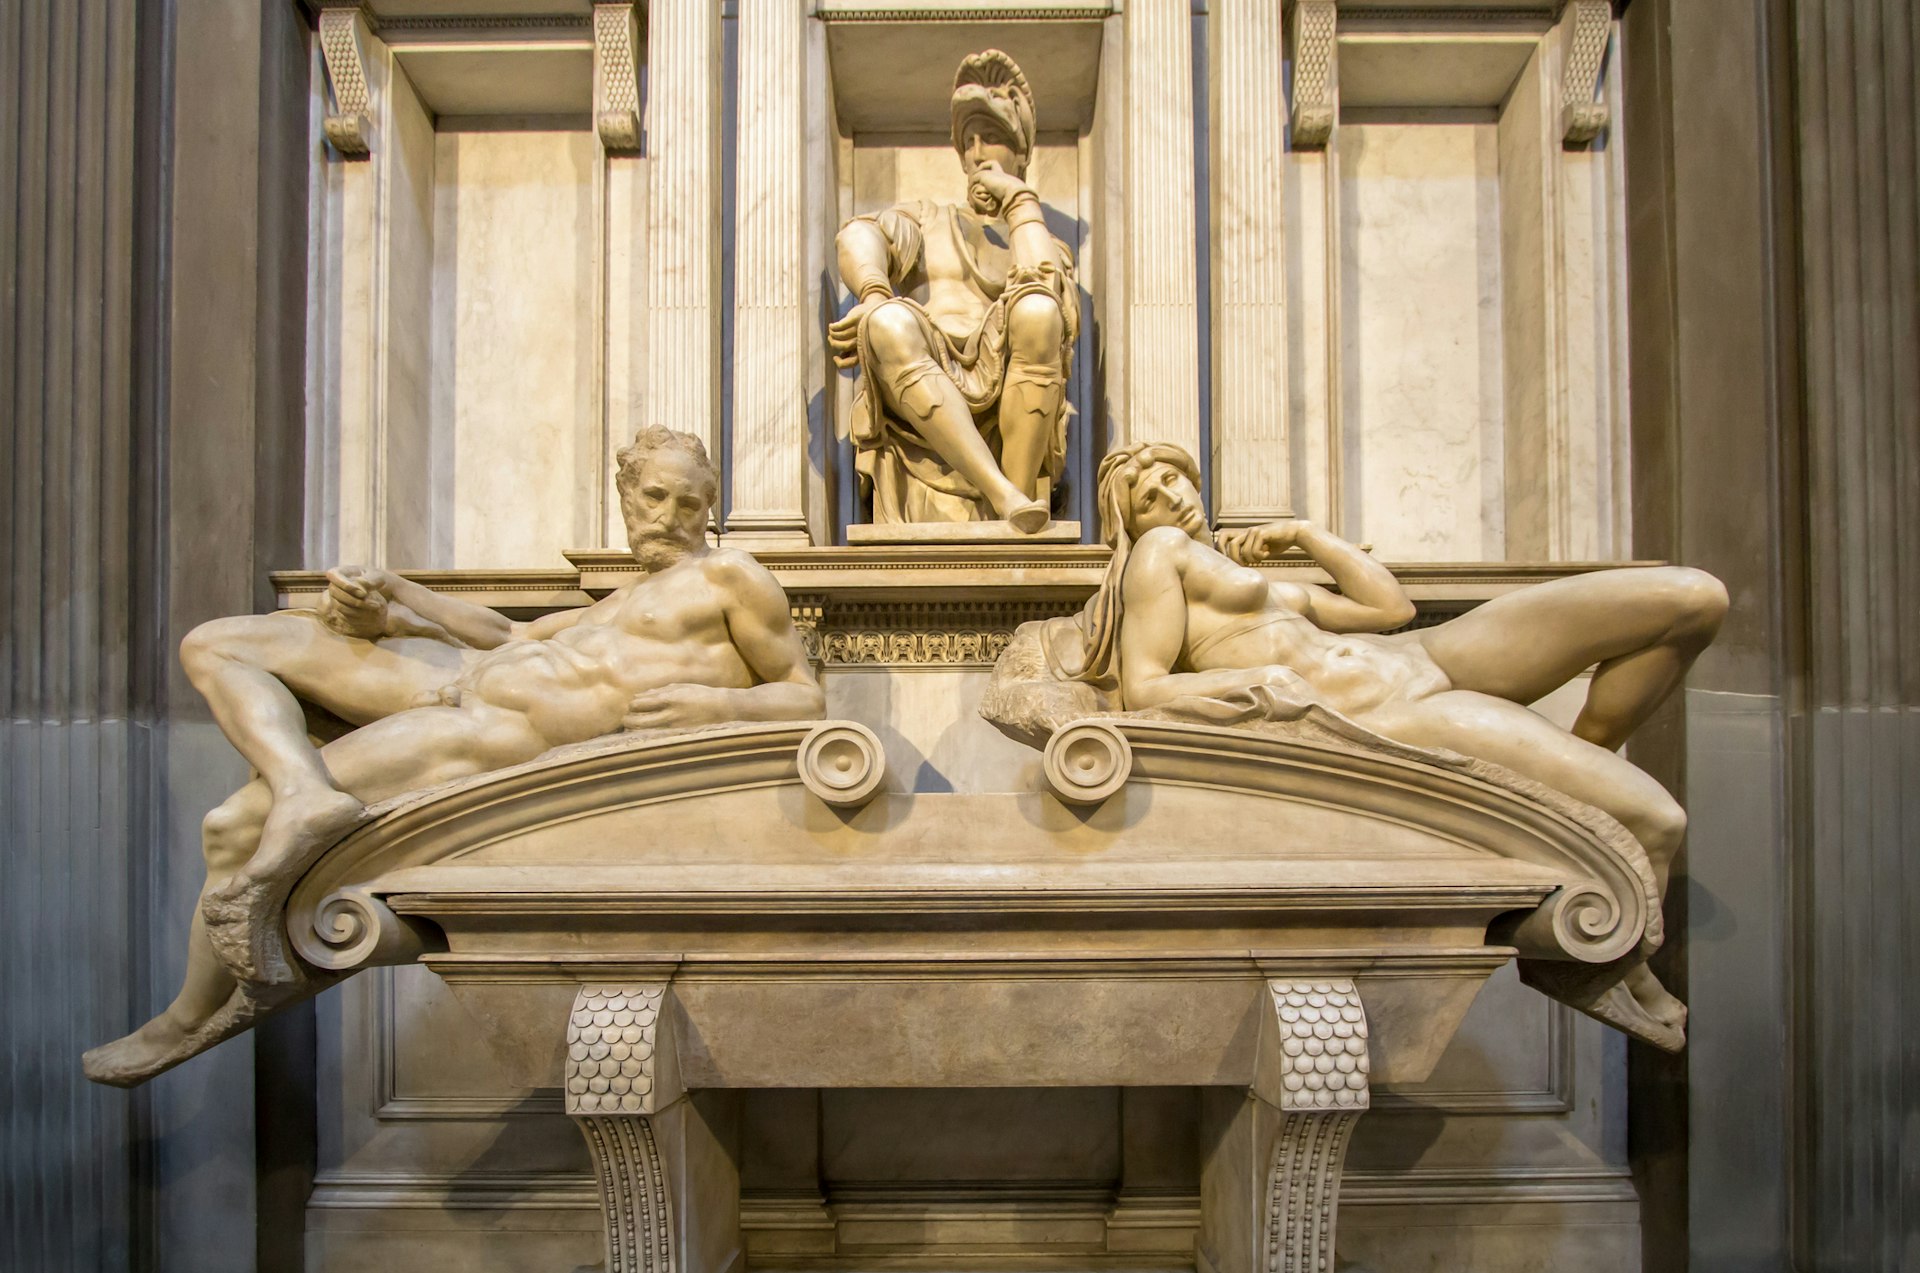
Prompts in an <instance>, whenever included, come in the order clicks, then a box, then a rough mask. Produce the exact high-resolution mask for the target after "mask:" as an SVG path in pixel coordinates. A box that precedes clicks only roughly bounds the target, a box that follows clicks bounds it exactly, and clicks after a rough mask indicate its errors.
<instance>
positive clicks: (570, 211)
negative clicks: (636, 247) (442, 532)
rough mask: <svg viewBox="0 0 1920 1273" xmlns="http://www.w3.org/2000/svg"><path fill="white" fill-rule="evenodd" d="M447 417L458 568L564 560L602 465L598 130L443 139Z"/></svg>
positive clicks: (596, 508)
mask: <svg viewBox="0 0 1920 1273" xmlns="http://www.w3.org/2000/svg"><path fill="white" fill-rule="evenodd" d="M435 145H436V153H437V163H436V165H435V177H436V179H435V183H434V191H435V194H434V211H435V217H434V223H435V224H434V230H435V232H434V255H433V261H434V272H433V277H434V290H433V297H434V306H433V314H434V322H433V344H434V380H433V399H432V401H433V423H434V430H435V432H436V434H437V435H438V436H440V437H441V438H443V439H445V440H446V441H445V443H444V445H445V447H446V450H447V452H448V453H449V454H450V456H451V459H452V464H451V466H450V468H449V469H447V470H445V471H443V473H442V475H441V476H442V482H443V483H444V485H443V486H442V488H441V497H442V498H443V499H445V500H447V501H448V502H449V506H450V510H451V525H452V535H451V549H452V553H451V559H450V560H449V561H447V562H446V563H445V564H447V565H451V566H455V567H482V566H488V567H522V566H557V565H560V564H561V563H562V561H563V558H562V556H561V553H562V550H564V549H566V548H571V547H577V546H579V545H581V544H585V543H588V542H590V536H592V535H593V533H594V526H595V523H596V522H597V520H598V517H599V514H600V509H601V507H602V505H601V504H600V502H599V501H600V498H601V497H600V495H599V493H598V485H599V482H600V474H601V464H602V461H601V458H600V439H601V436H602V434H601V424H600V405H601V404H600V389H599V376H598V358H599V352H598V347H599V342H600V325H599V317H598V304H597V297H598V295H599V282H598V271H599V246H598V245H599V218H598V214H597V210H596V204H597V202H598V197H599V196H598V188H597V186H596V184H595V181H594V166H595V164H596V163H597V162H598V147H597V143H596V142H595V140H594V137H593V134H591V133H589V132H585V131H580V132H451V133H441V134H440V135H439V136H438V137H437V138H436V140H435Z"/></svg>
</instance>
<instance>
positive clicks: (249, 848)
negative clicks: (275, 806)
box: [200, 783, 271, 875]
mask: <svg viewBox="0 0 1920 1273" xmlns="http://www.w3.org/2000/svg"><path fill="white" fill-rule="evenodd" d="M270 807H271V803H270V800H269V798H268V796H267V793H266V790H265V788H264V787H263V786H262V785H261V784H259V783H249V784H248V785H246V786H245V787H242V788H241V789H240V790H238V791H236V792H234V793H233V794H232V795H231V796H228V797H227V798H226V799H225V800H223V801H222V802H220V803H219V804H218V805H215V806H214V808H213V810H212V811H211V812H210V813H208V814H207V816H206V817H205V818H204V819H202V820H201V823H200V851H201V853H202V854H203V855H204V856H205V858H206V861H207V873H208V874H209V875H226V874H230V873H231V872H233V871H237V870H239V869H240V868H241V867H243V866H245V865H246V864H247V860H248V859H249V858H251V857H252V856H253V853H254V850H255V849H257V848H259V847H260V830H261V828H262V827H263V826H264V825H265V823H266V820H267V810H268V809H269V808H270Z"/></svg>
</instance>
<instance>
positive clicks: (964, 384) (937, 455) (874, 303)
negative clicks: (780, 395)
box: [828, 49, 1080, 534]
mask: <svg viewBox="0 0 1920 1273" xmlns="http://www.w3.org/2000/svg"><path fill="white" fill-rule="evenodd" d="M952 115H953V145H954V149H955V150H957V151H959V153H960V162H961V165H962V167H963V168H964V169H965V170H966V174H967V183H968V186H967V206H966V207H964V208H962V207H955V206H954V205H952V204H945V203H933V202H927V201H922V200H912V201H909V202H905V203H899V204H895V205H894V206H893V207H891V208H888V209H887V210H886V211H884V212H881V213H878V214H875V215H872V216H859V217H855V218H854V219H853V220H851V221H849V222H847V224H846V225H845V226H844V227H842V229H841V231H840V235H839V240H838V248H839V256H840V273H841V275H842V277H843V278H844V279H845V280H846V284H847V287H848V289H849V290H850V291H852V292H853V294H854V296H855V297H856V298H857V301H856V303H855V305H854V307H853V309H852V310H850V311H849V312H848V313H847V314H846V316H845V317H843V318H841V319H840V320H839V321H838V322H836V323H834V324H833V325H832V326H831V328H829V330H828V337H829V340H830V341H831V343H832V347H833V351H834V356H835V361H836V362H837V363H838V364H839V365H840V366H842V367H852V366H858V367H859V369H860V377H859V382H858V385H857V387H856V389H855V398H854V408H853V412H854V414H853V424H852V430H851V431H852V435H853V442H854V446H855V448H856V456H857V460H856V467H857V468H858V470H859V473H860V479H861V483H862V485H863V486H867V487H870V489H871V494H872V500H873V520H874V521H875V522H876V523H886V522H966V521H983V520H992V519H995V518H999V519H1004V520H1005V521H1007V522H1008V523H1010V524H1011V525H1012V526H1013V528H1014V529H1015V530H1016V531H1019V532H1021V533H1025V534H1031V533H1033V532H1036V531H1039V530H1041V529H1043V528H1045V526H1046V525H1047V522H1048V511H1047V504H1046V502H1045V501H1044V500H1043V499H1042V498H1041V493H1042V491H1043V489H1044V488H1043V484H1042V479H1057V478H1058V477H1059V475H1060V471H1061V466H1062V463H1063V461H1064V458H1065V455H1066V424H1067V414H1068V407H1067V402H1066V385H1067V363H1068V358H1069V353H1070V351H1071V350H1072V348H1073V343H1074V340H1075V334H1076V332H1077V330H1078V328H1079V323H1080V312H1079V299H1078V293H1077V292H1076V290H1075V287H1074V279H1073V258H1072V256H1071V254H1070V253H1069V251H1068V249H1067V246H1066V245H1065V244H1063V243H1061V242H1060V241H1059V240H1057V239H1055V238H1054V237H1053V235H1052V234H1051V233H1049V232H1048V230H1047V226H1046V221H1045V218H1044V217H1043V215H1042V213H1041V210H1040V200H1039V197H1038V196H1037V195H1035V194H1034V192H1033V187H1031V186H1030V185H1028V184H1027V182H1026V173H1027V165H1028V163H1029V161H1030V160H1031V159H1032V157H1033V146H1034V139H1035V135H1036V131H1035V130H1036V128H1037V124H1036V119H1035V115H1034V106H1033V92H1032V90H1031V89H1029V88H1028V87H1027V79H1026V76H1025V75H1023V74H1022V73H1021V71H1020V68H1019V67H1018V66H1017V65H1015V64H1014V61H1013V59H1012V58H1010V57H1008V56H1007V55H1006V54H1004V53H1002V52H1000V51H999V50H997V49H989V50H987V51H986V52H984V53H977V54H975V55H973V56H972V57H969V58H967V59H966V60H965V61H963V62H962V63H961V64H960V71H959V74H958V76H957V77H956V78H955V80H954V86H953V109H952Z"/></svg>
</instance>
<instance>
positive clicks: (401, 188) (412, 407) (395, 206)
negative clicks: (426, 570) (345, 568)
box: [305, 37, 434, 565]
mask: <svg viewBox="0 0 1920 1273" xmlns="http://www.w3.org/2000/svg"><path fill="white" fill-rule="evenodd" d="M362 47H363V48H364V49H365V54H366V73H367V83H368V86H369V89H370V90H371V93H372V101H373V130H372V154H371V156H370V157H369V158H367V159H365V160H342V159H340V158H338V157H328V158H326V159H324V160H323V162H322V163H321V165H320V166H319V168H318V169H317V170H316V171H315V173H314V202H313V215H312V218H311V221H310V231H311V233H312V235H313V239H312V242H311V245H310V248H309V253H310V256H309V275H308V277H309V287H310V290H311V291H312V293H313V297H314V299H313V301H312V302H311V304H310V308H309V319H310V322H311V324H312V326H311V328H310V332H311V339H310V348H311V350H312V354H311V356H310V358H309V363H308V377H309V380H308V384H309V398H308V400H309V404H310V405H309V414H308V452H307V489H308V515H307V527H306V534H305V540H306V551H307V554H308V559H309V562H310V564H315V565H331V564H333V563H334V562H336V561H341V560H353V561H370V562H376V563H381V562H393V563H395V564H400V563H403V562H409V561H423V560H424V559H425V558H426V557H427V556H429V554H430V553H431V552H432V539H433V516H432V504H433V501H432V499H431V480H432V445H431V431H430V427H429V422H428V375H429V373H428V363H429V359H430V354H429V351H428V334H427V333H428V329H429V326H430V323H429V318H428V314H429V307H430V304H431V299H430V298H431V290H432V250H431V242H432V216H433V166H434V146H433V119H432V116H431V114H430V113H429V112H428V110H427V108H426V106H425V105H424V104H423V103H422V102H421V101H420V98H419V96H418V94H416V93H415V92H414V90H413V86H412V84H411V82H410V81H409V80H408V79H407V76H406V72H405V71H404V70H402V69H401V68H400V67H399V66H398V65H397V64H396V63H395V61H394V58H393V55H392V53H391V52H390V51H389V50H388V48H387V46H386V45H385V44H383V43H382V42H381V41H379V40H378V39H375V38H372V37H368V38H367V39H366V40H365V41H364V42H363V46H362ZM314 73H315V77H316V86H317V87H319V86H320V72H319V70H318V68H317V66H316V68H315V72H314Z"/></svg>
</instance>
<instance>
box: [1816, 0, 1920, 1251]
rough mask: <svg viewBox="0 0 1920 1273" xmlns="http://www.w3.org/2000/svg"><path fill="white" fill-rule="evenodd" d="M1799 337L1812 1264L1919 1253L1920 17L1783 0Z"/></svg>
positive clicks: (1896, 7) (1887, 2)
mask: <svg viewBox="0 0 1920 1273" xmlns="http://www.w3.org/2000/svg"><path fill="white" fill-rule="evenodd" d="M1797 9H1798V13H1797V30H1796V31H1795V33H1794V34H1795V37H1796V38H1795V39H1794V42H1793V48H1794V53H1795V56H1796V58H1797V60H1798V68H1797V69H1798V77H1797V79H1798V88H1799V93H1798V107H1799V143H1800V158H1801V162H1800V165H1799V175H1800V191H1799V194H1800V208H1801V215H1802V219H1803V221H1802V227H1801V230H1802V232H1801V235H1800V239H1799V242H1800V245H1801V263H1800V264H1801V270H1802V284H1803V290H1802V295H1803V304H1804V307H1805V310H1804V312H1805V323H1804V326H1803V329H1802V332H1803V340H1804V342H1805V350H1806V380H1805V402H1806V410H1807V419H1806V449H1805V459H1804V462H1805V465H1806V470H1805V481H1806V496H1807V505H1806V521H1805V525H1806V528H1807V544H1806V555H1805V562H1804V571H1805V574H1804V577H1805V579H1806V580H1807V584H1808V595H1807V603H1808V611H1807V621H1808V629H1807V633H1808V659H1809V667H1808V669H1807V670H1808V682H1807V685H1808V689H1807V699H1808V719H1807V720H1806V721H1805V722H1804V724H1805V734H1804V736H1803V737H1804V743H1805V745H1806V746H1807V748H1808V765H1807V771H1806V772H1805V773H1804V774H1803V775H1802V781H1803V785H1804V792H1805V796H1806V821H1805V826H1806V828H1807V832H1806V834H1807V839H1806V843H1805V846H1804V847H1805V852H1806V855H1807V860H1806V861H1805V863H1804V869H1803V871H1802V872H1801V875H1800V878H1802V879H1804V880H1805V881H1807V896H1806V899H1805V904H1806V906H1807V908H1808V909H1807V912H1806V914H1805V916H1804V919H1805V921H1806V922H1807V924H1808V930H1809V933H1808V935H1809V940H1808V943H1807V955H1808V959H1807V961H1806V963H1805V964H1804V965H1803V967H1804V969H1805V973H1804V975H1805V977H1806V981H1805V984H1804V986H1803V995H1802V1000H1801V1001H1802V1002H1803V1003H1805V1004H1806V1006H1807V1019H1806V1020H1805V1021H1804V1022H1802V1035H1801V1037H1802V1042H1803V1047H1804V1052H1803V1054H1802V1056H1801V1058H1800V1063H1801V1066H1802V1070H1801V1072H1802V1073H1803V1074H1804V1075H1805V1076H1806V1084H1807V1087H1806V1091H1805V1094H1804V1097H1805V1101H1806V1106H1805V1108H1806V1113H1807V1121H1808V1125H1807V1131H1808V1136H1807V1142H1808V1149H1809V1151H1810V1152H1809V1153H1808V1155H1807V1156H1806V1157H1805V1159H1803V1161H1802V1162H1801V1163H1800V1175H1801V1181H1800V1184H1801V1187H1802V1189H1803V1190H1804V1191H1805V1196H1806V1198H1807V1200H1808V1203H1809V1206H1810V1209H1811V1214H1810V1216H1809V1217H1808V1218H1809V1221H1810V1223H1809V1224H1808V1226H1807V1228H1806V1231H1805V1233H1804V1234H1803V1235H1802V1243H1803V1246H1804V1252H1803V1254H1804V1257H1805V1258H1806V1259H1807V1261H1808V1263H1807V1265H1806V1267H1810V1268H1836V1269H1838V1268H1847V1269H1852V1268H1862V1269H1866V1268H1876V1269H1877V1268H1886V1269H1891V1268H1898V1267H1902V1266H1903V1264H1904V1263H1906V1262H1910V1261H1911V1260H1912V1259H1913V1255H1914V1252H1915V1251H1916V1250H1917V1249H1920V1218H1917V1217H1916V1214H1915V1211H1914V1208H1913V1204H1912V1199H1913V1197H1914V1182H1915V1180H1916V1172H1917V1171H1920V1143H1916V1141H1915V1138H1914V1134H1913V1128H1914V1124H1913V1111H1914V1109H1915V1108H1916V1105H1920V1051H1916V1050H1915V1048H1914V1044H1913V1040H1914V1035H1913V1026H1912V1022H1913V1020H1914V1018H1915V1016H1916V1015H1917V1014H1920V984H1917V983H1916V981H1915V979H1914V970H1915V969H1916V968H1920V869H1916V865H1915V858H1914V847H1915V844H1916V842H1920V802H1917V801H1916V800H1915V798H1914V796H1913V776H1914V774H1915V773H1917V772H1920V643H1916V641H1915V639H1914V629H1915V618H1916V615H1917V614H1920V558H1916V556H1915V554H1914V548H1913V546H1914V542H1915V530H1914V528H1915V526H1916V525H1920V200H1917V199H1916V180H1917V179H1920V137H1916V122H1917V121H1916V116H1917V115H1920V111H1917V110H1916V96H1917V94H1916V90H1915V83H1916V77H1920V27H1917V26H1916V25H1915V22H1914V15H1913V10H1912V6H1911V5H1910V4H1907V3H1905V2H1904V0H1858V2H1857V3H1852V4H1824V5H1815V4H1801V5H1799V6H1797Z"/></svg>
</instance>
